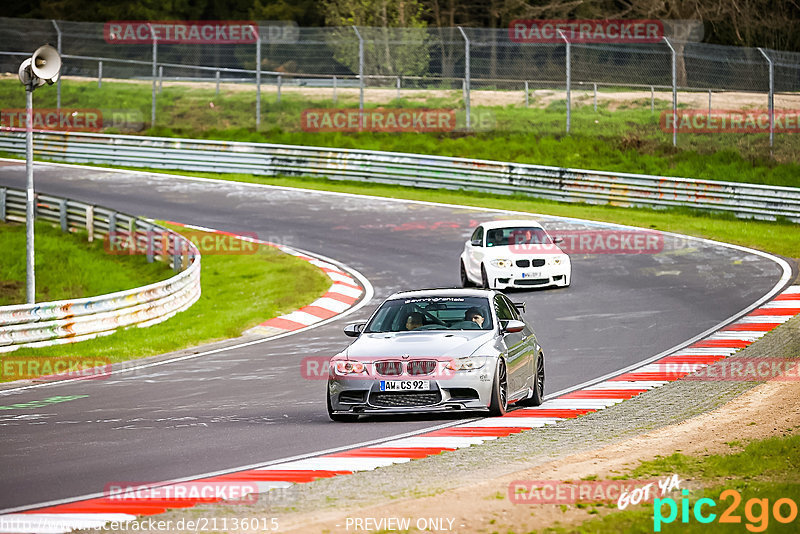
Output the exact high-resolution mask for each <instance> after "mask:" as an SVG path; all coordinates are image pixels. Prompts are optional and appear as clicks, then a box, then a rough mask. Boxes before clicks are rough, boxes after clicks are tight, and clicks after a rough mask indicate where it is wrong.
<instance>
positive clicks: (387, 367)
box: [375, 362, 403, 376]
mask: <svg viewBox="0 0 800 534" xmlns="http://www.w3.org/2000/svg"><path fill="white" fill-rule="evenodd" d="M375 370H376V371H377V372H378V374H379V375H383V376H399V375H401V374H403V364H402V363H401V362H378V363H376V364H375Z"/></svg>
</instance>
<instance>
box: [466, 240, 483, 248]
mask: <svg viewBox="0 0 800 534" xmlns="http://www.w3.org/2000/svg"><path fill="white" fill-rule="evenodd" d="M469 244H470V245H472V246H473V247H480V246H481V240H480V239H473V240H472V241H470V242H469Z"/></svg>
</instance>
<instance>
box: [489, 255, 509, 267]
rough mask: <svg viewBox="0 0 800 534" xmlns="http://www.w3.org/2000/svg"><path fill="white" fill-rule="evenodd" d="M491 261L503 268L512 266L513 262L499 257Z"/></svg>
mask: <svg viewBox="0 0 800 534" xmlns="http://www.w3.org/2000/svg"><path fill="white" fill-rule="evenodd" d="M489 263H491V264H492V265H493V266H495V267H499V268H501V269H508V268H509V267H511V265H512V263H513V262H512V261H511V260H506V259H499V258H498V259H496V260H492V261H490V262H489Z"/></svg>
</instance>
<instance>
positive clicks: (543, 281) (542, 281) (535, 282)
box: [514, 278, 550, 286]
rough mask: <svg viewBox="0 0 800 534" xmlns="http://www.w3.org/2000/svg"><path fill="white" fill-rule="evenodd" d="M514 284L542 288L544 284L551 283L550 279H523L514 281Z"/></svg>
mask: <svg viewBox="0 0 800 534" xmlns="http://www.w3.org/2000/svg"><path fill="white" fill-rule="evenodd" d="M514 283H515V284H517V285H520V286H540V285H542V284H547V283H550V279H549V278H522V279H518V280H514Z"/></svg>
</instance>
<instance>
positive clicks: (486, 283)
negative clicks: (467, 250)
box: [481, 265, 491, 289]
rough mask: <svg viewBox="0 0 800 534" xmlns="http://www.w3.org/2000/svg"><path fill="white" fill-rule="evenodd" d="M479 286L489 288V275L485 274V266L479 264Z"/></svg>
mask: <svg viewBox="0 0 800 534" xmlns="http://www.w3.org/2000/svg"><path fill="white" fill-rule="evenodd" d="M481 287H482V288H484V289H491V288H490V287H489V277H488V276H487V275H486V267H485V266H483V265H481Z"/></svg>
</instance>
